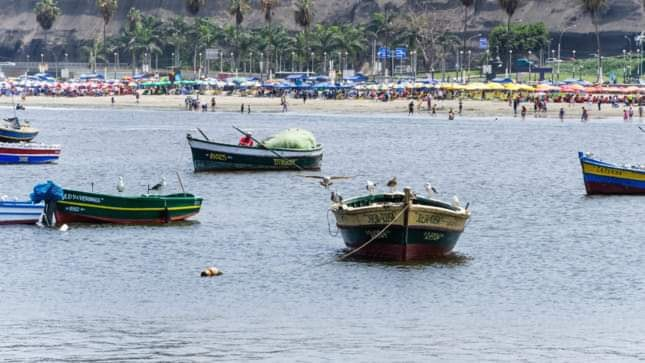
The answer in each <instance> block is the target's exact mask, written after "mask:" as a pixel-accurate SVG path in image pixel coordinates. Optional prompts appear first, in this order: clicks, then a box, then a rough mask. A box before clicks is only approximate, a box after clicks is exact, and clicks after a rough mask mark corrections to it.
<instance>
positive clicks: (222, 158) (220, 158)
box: [208, 153, 227, 161]
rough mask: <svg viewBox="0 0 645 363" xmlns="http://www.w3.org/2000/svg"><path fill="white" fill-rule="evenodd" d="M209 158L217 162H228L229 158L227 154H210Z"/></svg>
mask: <svg viewBox="0 0 645 363" xmlns="http://www.w3.org/2000/svg"><path fill="white" fill-rule="evenodd" d="M208 158H209V159H211V160H217V161H226V160H227V157H226V155H225V154H219V153H209V154H208Z"/></svg>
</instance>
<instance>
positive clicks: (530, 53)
mask: <svg viewBox="0 0 645 363" xmlns="http://www.w3.org/2000/svg"><path fill="white" fill-rule="evenodd" d="M532 54H533V52H531V51H530V50H529V84H530V83H531V55H532Z"/></svg>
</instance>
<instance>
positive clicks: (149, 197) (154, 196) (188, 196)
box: [59, 189, 204, 204]
mask: <svg viewBox="0 0 645 363" xmlns="http://www.w3.org/2000/svg"><path fill="white" fill-rule="evenodd" d="M67 192H72V193H81V194H85V195H92V196H98V197H107V198H119V199H126V200H140V199H141V200H163V199H169V200H176V201H179V200H190V199H192V200H199V201H203V200H204V199H203V198H202V197H198V196H196V195H194V194H191V193H179V194H185V195H186V196H181V197H178V196H176V195H178V194H168V195H159V194H142V195H141V196H120V195H113V194H101V193H93V192H83V191H80V190H74V189H63V193H67ZM65 201H69V200H65V199H62V200H60V201H59V202H65ZM91 204H97V203H91Z"/></svg>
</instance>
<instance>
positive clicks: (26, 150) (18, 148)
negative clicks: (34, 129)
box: [0, 142, 61, 164]
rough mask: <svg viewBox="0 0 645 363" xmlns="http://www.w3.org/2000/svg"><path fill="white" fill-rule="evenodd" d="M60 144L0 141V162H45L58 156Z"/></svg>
mask: <svg viewBox="0 0 645 363" xmlns="http://www.w3.org/2000/svg"><path fill="white" fill-rule="evenodd" d="M60 150H61V147H60V145H45V144H36V143H25V142H19V143H9V142H0V164H45V163H51V162H54V161H56V160H58V158H59V157H60Z"/></svg>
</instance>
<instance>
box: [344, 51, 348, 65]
mask: <svg viewBox="0 0 645 363" xmlns="http://www.w3.org/2000/svg"><path fill="white" fill-rule="evenodd" d="M348 62H349V61H348V59H347V51H345V68H343V69H347V63H348Z"/></svg>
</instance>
